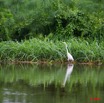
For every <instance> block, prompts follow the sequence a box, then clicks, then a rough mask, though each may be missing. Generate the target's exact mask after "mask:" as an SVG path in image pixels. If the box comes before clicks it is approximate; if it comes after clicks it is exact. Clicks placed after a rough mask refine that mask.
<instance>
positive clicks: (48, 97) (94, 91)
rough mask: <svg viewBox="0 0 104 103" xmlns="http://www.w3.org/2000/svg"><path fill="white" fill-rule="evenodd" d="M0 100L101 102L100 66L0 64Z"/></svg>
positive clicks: (8, 102) (103, 98)
mask: <svg viewBox="0 0 104 103" xmlns="http://www.w3.org/2000/svg"><path fill="white" fill-rule="evenodd" d="M0 103H104V66H84V65H72V64H70V65H67V64H66V65H60V64H57V65H27V64H24V65H12V64H11V65H0Z"/></svg>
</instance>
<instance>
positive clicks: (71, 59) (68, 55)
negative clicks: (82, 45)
mask: <svg viewBox="0 0 104 103" xmlns="http://www.w3.org/2000/svg"><path fill="white" fill-rule="evenodd" d="M63 43H64V44H65V47H66V52H67V58H68V61H74V58H73V56H72V55H71V54H70V53H69V52H68V46H67V44H66V42H63Z"/></svg>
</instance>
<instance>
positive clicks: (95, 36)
mask: <svg viewBox="0 0 104 103" xmlns="http://www.w3.org/2000/svg"><path fill="white" fill-rule="evenodd" d="M103 4H104V1H103V0H85V1H83V0H9V1H7V0H0V41H1V42H0V60H1V61H3V60H10V61H14V60H23V61H38V60H47V59H48V60H61V61H64V59H65V58H66V54H65V48H64V45H63V44H62V41H67V43H68V45H69V49H70V52H71V53H72V55H73V56H74V58H75V60H76V61H99V60H100V61H104V56H103V54H104V39H103V38H104V6H103ZM32 38H35V39H32Z"/></svg>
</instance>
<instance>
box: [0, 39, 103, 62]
mask: <svg viewBox="0 0 104 103" xmlns="http://www.w3.org/2000/svg"><path fill="white" fill-rule="evenodd" d="M66 42H67V44H68V49H69V52H70V53H71V54H72V55H73V57H74V59H75V61H85V62H87V61H104V55H103V54H104V42H103V41H102V42H100V43H98V42H97V41H96V40H95V41H93V42H91V43H90V42H87V41H86V40H83V39H76V38H70V39H69V40H68V41H66ZM0 60H1V61H3V60H9V61H15V60H19V61H38V60H46V61H47V60H48V61H51V60H59V61H66V60H67V57H66V50H65V46H64V44H63V42H62V41H58V40H57V41H52V40H49V39H47V38H46V39H44V40H40V39H35V38H34V39H30V40H25V41H22V42H14V41H6V42H0Z"/></svg>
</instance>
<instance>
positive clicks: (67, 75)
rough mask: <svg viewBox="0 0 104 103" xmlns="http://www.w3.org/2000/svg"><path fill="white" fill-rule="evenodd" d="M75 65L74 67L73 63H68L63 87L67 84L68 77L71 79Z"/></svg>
mask: <svg viewBox="0 0 104 103" xmlns="http://www.w3.org/2000/svg"><path fill="white" fill-rule="evenodd" d="M73 67H74V65H73V64H68V65H67V70H66V74H65V78H64V81H63V84H62V87H65V84H66V81H67V79H68V80H70V76H71V73H72V71H73Z"/></svg>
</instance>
